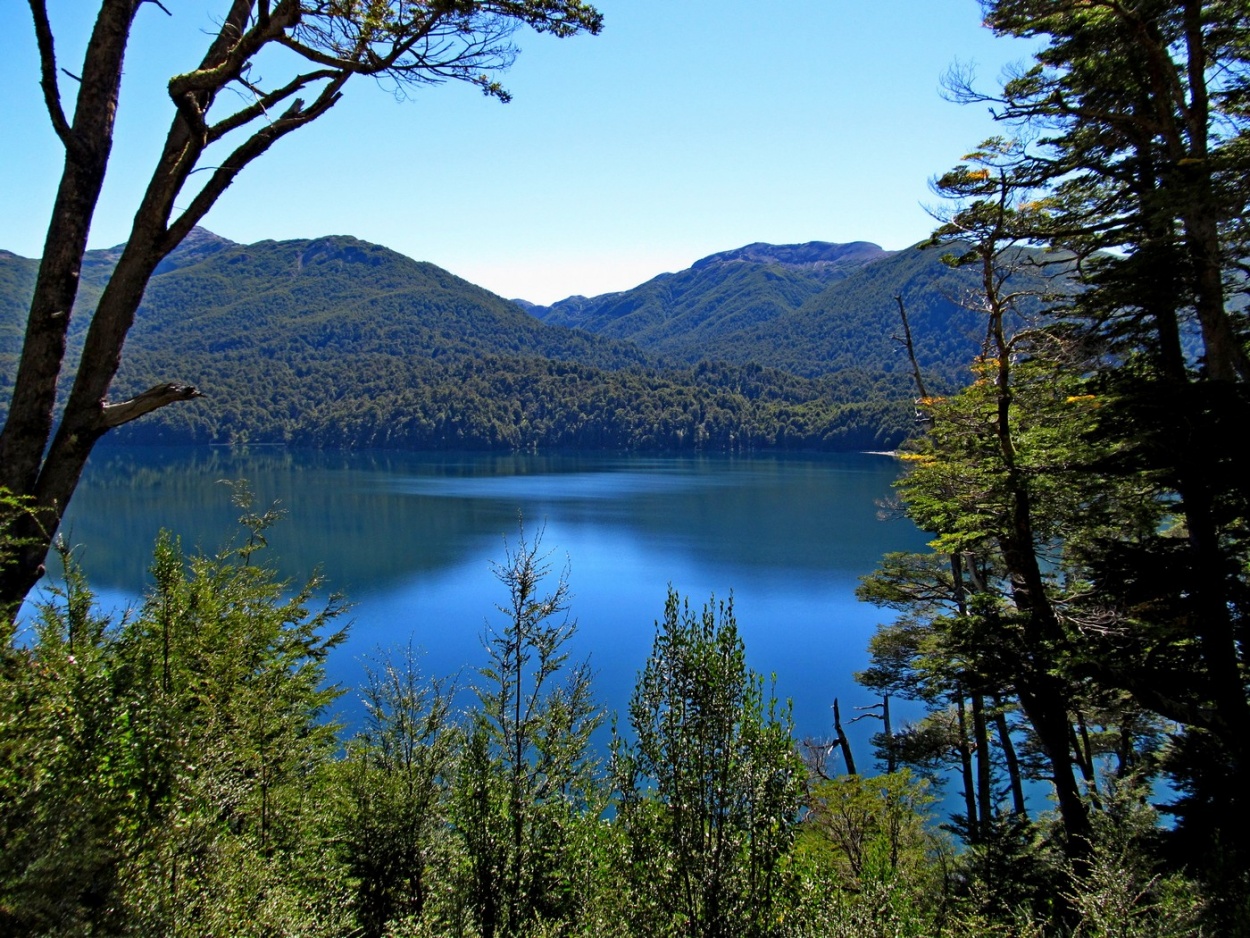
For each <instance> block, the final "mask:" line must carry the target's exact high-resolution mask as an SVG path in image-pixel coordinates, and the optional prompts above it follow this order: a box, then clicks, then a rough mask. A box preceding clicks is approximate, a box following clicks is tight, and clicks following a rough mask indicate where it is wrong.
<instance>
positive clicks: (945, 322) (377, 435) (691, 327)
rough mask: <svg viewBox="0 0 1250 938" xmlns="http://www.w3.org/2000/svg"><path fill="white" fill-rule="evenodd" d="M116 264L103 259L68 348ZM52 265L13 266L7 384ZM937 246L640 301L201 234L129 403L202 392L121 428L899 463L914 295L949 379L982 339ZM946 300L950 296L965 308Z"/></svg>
mask: <svg viewBox="0 0 1250 938" xmlns="http://www.w3.org/2000/svg"><path fill="white" fill-rule="evenodd" d="M119 254H120V250H119V249H118V248H114V249H109V250H103V251H91V252H88V255H87V258H86V263H85V265H84V274H83V289H82V291H81V293H80V298H79V303H78V307H77V309H76V313H75V321H74V326H73V329H72V330H71V336H70V342H71V348H70V355H71V357H73V356H74V355H75V354H76V351H77V343H80V342H81V337H82V335H83V334H84V330H85V327H86V324H87V322H88V321H89V319H90V313H91V309H92V308H93V304H94V302H95V301H96V299H98V296H99V291H100V289H101V287H102V285H103V284H104V283H105V282H107V277H108V274H109V271H110V270H111V269H112V265H113V264H114V263H115V262H116V259H117V257H118V256H119ZM35 267H36V262H35V261H32V260H29V259H25V258H20V257H17V256H16V255H13V254H8V253H6V254H3V255H0V363H2V364H3V366H4V367H3V369H2V371H0V380H3V382H4V384H5V385H8V384H9V383H10V382H11V381H12V376H13V371H14V368H15V362H16V355H17V353H18V352H19V350H20V346H19V342H20V334H21V329H20V323H21V321H22V320H21V317H22V315H23V310H24V307H25V302H26V297H27V296H28V295H29V291H30V288H31V284H32V283H33V278H34V270H35ZM958 286H959V284H958V275H953V274H951V273H950V272H949V271H948V270H947V268H945V267H944V266H943V265H942V264H941V263H940V261H939V259H938V257H937V256H936V254H935V253H934V252H919V251H915V250H912V251H907V252H902V253H899V254H891V253H890V252H886V251H882V250H881V249H880V248H878V247H876V246H875V245H869V244H865V243H862V242H857V243H853V244H849V245H829V244H819V243H818V244H814V245H789V246H784V245H783V246H776V245H764V244H754V245H748V246H747V247H745V248H741V249H738V250H736V251H729V252H725V253H723V254H718V255H713V256H712V257H710V258H705V259H704V260H702V261H699V262H697V263H696V264H695V265H694V266H693V267H692V268H690V269H689V270H686V271H682V272H681V273H678V274H665V275H662V276H660V277H657V278H656V279H654V280H652V281H650V282H648V283H646V284H643V285H642V286H640V287H638V288H636V289H635V290H632V291H628V292H626V293H621V294H613V295H610V296H606V297H597V298H594V299H586V298H572V299H569V300H565V301H563V302H562V303H559V304H556V305H555V306H553V307H550V308H540V307H533V306H529V308H528V311H527V310H526V309H523V308H522V304H518V303H515V302H508V301H506V300H503V299H502V298H500V297H498V296H495V295H494V294H492V293H489V292H488V291H486V290H483V289H481V288H480V287H476V286H474V285H472V284H470V283H468V282H466V281H464V280H461V279H460V278H458V277H455V276H454V275H452V274H450V273H448V272H447V271H445V270H442V269H440V268H438V267H435V266H434V265H432V264H426V263H420V262H417V261H413V260H410V259H409V258H406V257H403V256H402V255H400V254H397V253H396V252H394V251H391V250H389V249H387V248H385V247H382V246H380V245H375V244H369V243H367V242H363V241H360V240H358V239H355V238H350V237H345V236H337V237H326V238H319V239H314V240H299V241H286V242H274V241H265V242H260V243H257V244H252V245H241V244H235V243H233V242H231V241H228V240H226V239H224V238H220V237H218V236H216V235H214V234H212V233H210V232H207V231H204V230H203V229H196V231H194V232H193V233H192V235H191V236H190V237H189V238H188V239H187V241H186V242H185V243H184V244H183V245H181V246H180V247H179V248H178V249H177V250H176V251H175V252H173V253H172V254H171V255H170V256H169V257H168V258H166V260H165V261H164V262H162V264H161V266H160V267H159V268H158V270H157V273H156V275H155V276H154V277H153V278H152V280H151V283H150V284H149V287H148V290H147V292H146V294H145V296H144V300H143V304H142V306H141V307H140V310H139V313H138V317H137V320H136V323H135V325H134V327H133V329H132V331H131V333H130V337H129V340H128V342H127V347H126V357H125V359H124V361H123V364H122V368H121V371H120V373H119V375H118V378H117V381H116V383H115V386H114V392H113V397H114V399H124V398H125V397H128V396H130V395H132V394H135V393H138V392H140V391H142V390H143V389H145V388H147V387H150V386H152V385H154V384H157V383H160V382H163V381H178V382H185V383H189V384H193V385H195V386H196V387H198V388H200V389H201V390H202V391H203V392H204V394H205V399H203V400H200V401H196V402H193V403H190V404H187V405H185V406H179V407H171V408H165V409H163V410H161V411H159V412H157V413H155V414H153V415H150V416H148V417H146V418H144V419H143V420H141V421H138V422H136V423H134V424H132V425H129V426H127V427H125V428H123V429H122V430H121V431H119V432H118V433H117V436H118V438H119V439H122V440H130V441H142V442H195V443H206V442H215V443H223V442H242V441H252V442H268V443H290V444H297V445H305V446H316V447H390V448H420V449H428V448H454V449H496V448H504V449H534V448H544V447H579V448H588V447H589V448H605V449H624V450H694V449H704V450H718V451H719V450H747V449H763V448H783V449H826V450H855V449H888V448H892V447H893V446H895V445H896V444H897V443H898V442H899V441H900V440H901V439H903V438H904V437H905V436H906V434H907V433H908V432H909V430H910V428H911V425H912V417H913V408H912V405H911V398H912V397H914V392H913V391H912V389H911V379H910V376H909V375H908V373H907V371H906V369H904V368H900V367H899V364H900V361H901V359H900V357H899V355H898V353H897V347H896V343H895V342H894V341H893V340H892V338H891V335H892V333H893V332H894V331H896V330H897V316H898V313H897V308H896V304H895V301H894V299H893V296H894V295H896V294H898V293H899V292H900V291H906V292H907V293H908V295H909V300H908V302H909V304H910V305H911V306H912V307H913V309H914V313H913V319H914V324H915V325H914V328H915V329H916V332H917V337H918V338H917V340H918V342H919V343H920V344H921V346H922V348H923V349H924V350H925V353H924V355H923V360H924V363H925V365H926V367H928V368H931V369H932V371H933V376H934V379H935V380H941V379H942V378H945V379H946V382H947V383H948V384H951V385H954V384H956V383H958V382H959V381H960V380H961V379H960V371H961V370H962V368H963V367H965V366H963V365H961V364H960V365H957V364H956V362H966V361H967V359H968V357H969V355H970V353H971V350H972V349H973V348H974V346H975V342H974V335H973V333H974V329H973V319H972V318H971V317H970V314H968V313H966V312H965V311H962V310H960V309H959V307H958V306H957V305H956V304H955V302H954V301H953V299H951V298H949V297H954V296H955V295H956V294H957V293H958ZM948 294H949V297H948Z"/></svg>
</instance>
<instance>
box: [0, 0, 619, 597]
mask: <svg viewBox="0 0 1250 938" xmlns="http://www.w3.org/2000/svg"><path fill="white" fill-rule="evenodd" d="M29 3H30V8H31V13H32V16H33V19H34V27H35V40H36V43H37V45H38V49H39V55H40V62H41V87H42V89H43V97H44V102H45V104H46V107H47V110H48V116H49V119H50V121H51V123H52V126H53V128H54V130H55V131H56V134H57V136H58V138H59V139H60V141H61V144H62V146H63V147H64V150H65V164H64V169H63V170H62V174H61V181H60V186H59V188H58V190H57V195H56V201H55V204H54V206H53V209H52V213H51V218H50V222H49V226H48V233H47V237H46V239H45V242H44V250H43V257H42V259H41V261H40V265H39V273H38V276H37V279H36V282H35V289H34V296H33V298H32V300H31V305H30V313H29V317H28V320H27V326H26V335H25V342H24V344H23V347H22V355H21V359H20V362H19V364H18V369H17V375H16V378H15V382H14V388H13V396H12V401H11V404H10V407H9V412H8V416H7V419H6V421H5V425H4V428H3V430H0V489H6V490H7V491H8V492H9V493H10V494H12V495H15V496H19V497H26V498H29V499H30V507H31V508H32V509H34V511H35V515H34V516H31V515H27V514H22V513H18V514H14V513H12V512H9V513H7V514H6V515H5V516H4V519H3V520H4V523H5V526H6V528H8V529H9V531H8V537H9V540H10V542H14V543H19V544H22V545H23V546H21V547H20V548H19V551H18V555H17V557H16V559H15V560H14V561H13V562H12V563H10V564H9V565H8V566H7V567H5V569H3V570H0V611H3V614H5V615H10V616H11V615H13V614H15V612H16V609H17V607H18V606H19V605H20V603H21V601H22V599H23V598H24V597H25V595H26V593H27V592H28V591H29V590H30V588H31V587H32V586H33V585H34V583H35V582H36V581H37V580H38V578H39V576H40V575H41V574H42V565H43V560H44V558H45V557H46V555H47V550H48V546H49V544H50V543H51V538H52V535H53V533H54V532H55V530H56V527H57V525H58V523H59V521H60V519H61V516H62V514H63V513H64V511H65V507H66V505H67V504H68V503H69V500H70V498H71V497H72V496H73V493H74V489H75V487H76V485H77V483H78V479H79V477H80V475H81V473H82V470H83V466H84V465H85V463H86V460H87V457H88V456H89V455H90V453H91V450H92V447H94V445H95V443H96V442H97V441H98V440H99V439H100V438H101V437H102V436H104V435H105V434H106V433H108V431H109V430H111V429H113V428H115V427H118V426H121V425H122V424H125V423H128V422H130V421H132V420H135V419H137V418H139V417H141V416H143V415H144V414H147V413H151V412H152V411H153V410H156V409H158V408H161V407H164V406H166V405H167V404H170V403H173V402H175V401H181V400H188V399H190V398H193V397H196V396H198V394H199V392H198V390H197V389H195V388H194V387H190V386H188V385H184V384H177V383H166V384H159V385H157V386H155V387H153V388H151V389H150V390H148V391H146V392H144V393H142V394H140V395H138V396H137V397H134V398H132V399H130V400H127V401H118V402H110V401H109V400H108V392H109V386H110V384H111V382H112V380H113V377H114V375H115V374H116V372H117V368H118V365H119V363H120V360H121V354H122V347H123V345H124V343H125V340H126V334H127V332H128V331H129V329H130V326H131V324H132V323H133V321H134V315H135V311H136V309H137V308H138V306H139V303H140V301H141V299H142V297H143V291H144V289H145V288H146V286H147V283H148V280H149V279H150V278H151V276H152V274H153V272H154V270H155V269H156V266H157V265H158V264H159V263H160V261H161V260H162V259H163V258H164V257H165V256H166V255H168V254H169V252H170V251H172V250H173V249H174V248H175V247H177V246H178V244H179V243H180V242H181V241H182V239H183V238H184V237H185V236H186V235H187V233H188V232H190V230H191V229H192V228H193V227H194V226H195V225H196V224H197V223H198V222H199V221H200V219H202V218H203V217H204V215H205V213H207V212H208V210H209V209H210V208H211V207H212V205H213V204H214V203H215V202H216V201H217V199H218V198H220V197H221V195H222V194H223V193H224V192H225V191H226V189H227V187H228V186H229V185H230V184H231V183H232V182H233V181H234V179H235V177H236V176H237V175H238V174H239V173H240V172H241V171H242V170H243V169H244V167H246V166H247V165H248V164H249V163H251V162H252V161H253V160H255V159H256V158H258V157H259V156H261V155H262V154H263V153H265V152H266V151H267V150H268V149H269V148H270V147H271V146H273V144H274V143H276V142H277V141H278V140H280V139H281V138H282V137H285V136H286V135H287V134H289V133H291V132H292V131H295V130H297V129H299V128H300V127H303V126H305V125H306V124H308V123H310V122H311V121H314V120H316V119H318V118H319V117H321V116H322V115H324V114H325V113H326V112H327V111H329V109H330V108H332V107H333V106H334V105H335V104H337V103H338V102H339V100H340V99H341V98H342V96H343V89H344V87H345V85H346V84H347V82H348V80H349V79H351V78H353V77H354V76H357V75H366V76H374V77H379V78H386V79H389V80H391V81H393V82H395V83H396V84H397V85H398V86H399V87H400V88H410V87H413V86H417V85H421V84H430V83H435V82H440V81H446V80H459V81H467V82H469V83H471V84H475V85H477V86H479V87H480V88H481V89H482V91H483V92H484V93H486V94H488V95H491V96H494V97H497V98H499V99H500V100H504V101H506V100H507V99H508V94H507V91H506V90H505V89H504V88H503V87H502V86H501V85H500V84H499V83H498V81H497V80H496V79H495V78H493V77H492V73H494V72H497V71H498V70H500V69H503V68H505V67H507V66H508V65H509V64H510V63H511V61H512V58H513V55H514V51H515V50H514V48H513V47H512V46H511V45H510V43H509V41H508V37H509V35H510V34H511V33H512V32H513V31H514V30H515V29H517V28H518V27H521V26H529V27H531V28H533V29H535V30H538V31H540V32H547V33H551V34H553V35H556V36H569V35H573V34H575V33H578V32H582V31H586V32H591V33H595V32H598V30H599V28H600V26H601V22H602V21H601V17H600V15H599V13H598V12H597V11H596V10H595V9H594V8H593V7H591V6H589V5H588V4H587V3H585V2H583V0H230V2H229V3H228V4H226V9H225V11H224V14H223V16H222V19H221V25H220V27H219V29H218V31H217V33H216V35H215V36H213V37H212V38H211V40H210V42H209V47H208V50H207V51H206V53H205V55H204V58H203V59H202V60H201V61H200V63H199V65H198V66H196V67H194V68H191V69H190V70H188V71H186V72H184V73H182V74H180V75H175V76H174V77H173V78H172V79H171V80H170V82H169V96H170V101H171V105H172V107H173V111H174V114H173V118H172V120H171V124H170V129H169V132H168V134H167V136H166V138H165V143H164V146H163V148H162V151H161V153H160V154H159V156H158V158H157V160H156V168H155V170H154V171H153V173H152V177H151V179H150V181H149V183H148V186H147V189H146V191H145V193H144V195H143V198H142V201H141V202H140V205H139V206H138V209H137V211H136V213H135V220H134V224H133V227H132V228H131V232H130V237H129V238H128V240H127V242H126V246H125V248H124V250H123V251H122V254H121V256H120V257H119V258H118V261H117V266H116V268H115V270H114V272H113V274H112V276H111V277H110V279H109V282H108V284H107V286H106V287H105V289H104V291H103V293H102V294H101V296H100V300H99V304H98V306H97V308H96V311H95V314H94V316H93V317H92V320H91V324H90V326H89V328H88V329H87V333H86V338H85V344H84V346H83V352H82V357H81V360H80V363H79V365H78V367H77V370H76V371H75V373H74V375H73V381H72V386H71V387H70V390H69V395H68V399H67V400H66V402H65V405H64V407H63V408H62V409H61V411H60V414H59V420H58V419H56V413H55V412H56V402H57V384H58V380H60V379H61V378H62V373H63V371H64V370H65V367H66V366H65V351H66V338H67V335H68V332H69V323H70V310H71V308H72V306H73V303H74V298H75V296H76V295H77V291H78V281H79V270H80V267H81V264H82V259H83V254H84V252H85V250H86V244H87V233H88V230H89V228H90V226H91V219H92V215H93V214H94V211H95V207H96V203H97V200H98V199H99V195H100V189H101V186H102V184H103V182H104V176H105V171H106V169H107V167H108V160H109V152H110V150H111V147H112V142H113V125H114V116H115V113H116V110H117V101H118V91H119V88H120V85H121V80H122V73H123V65H124V60H125V55H126V53H127V51H128V45H129V39H130V34H131V30H132V28H133V25H134V22H135V18H136V17H137V16H138V15H139V13H140V10H141V8H142V7H143V6H144V5H145V3H144V0H102V2H101V4H100V10H99V13H98V14H97V16H96V21H95V26H94V29H93V31H92V34H91V38H90V40H89V42H88V45H87V50H86V55H85V57H84V60H83V63H82V67H81V69H80V71H79V73H78V75H76V76H74V77H75V78H77V79H78V91H77V96H76V99H75V103H74V107H73V110H72V114H71V113H69V111H68V109H67V108H66V106H65V103H64V102H63V100H62V93H61V80H62V79H61V73H62V71H63V70H62V68H61V65H60V63H59V61H58V58H57V52H56V43H55V37H54V33H53V29H52V24H51V21H50V18H49V15H48V9H47V3H46V0H29ZM154 6H157V7H159V6H160V4H159V3H157V4H154ZM271 48H272V49H277V48H281V49H282V50H284V51H285V52H287V53H289V54H293V55H288V60H292V61H294V62H295V63H296V64H295V67H294V68H293V71H292V73H290V74H288V75H286V76H283V77H282V78H278V79H276V80H273V79H270V78H269V77H268V75H266V76H261V75H258V74H257V73H256V70H255V69H254V67H253V66H254V63H255V62H256V60H257V57H258V56H259V55H261V53H262V52H264V51H265V50H267V49H271ZM227 91H232V92H237V93H238V95H237V96H236V95H234V94H226V93H225V92H227ZM235 103H237V104H238V106H237V107H235V108H234V109H233V110H231V109H230V108H231V105H232V104H235ZM197 172H203V173H206V174H207V175H206V176H203V175H193V174H196V173H197ZM192 180H195V182H193V181H192ZM200 180H203V181H202V182H199V181H200ZM66 377H68V376H66ZM54 430H55V432H54Z"/></svg>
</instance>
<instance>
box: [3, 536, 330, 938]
mask: <svg viewBox="0 0 1250 938" xmlns="http://www.w3.org/2000/svg"><path fill="white" fill-rule="evenodd" d="M250 517H251V519H252V520H253V522H255V521H261V522H262V523H263V522H264V521H265V520H266V516H265V515H260V516H254V515H253V516H250ZM252 533H253V534H256V533H257V531H256V528H255V527H253V529H252ZM258 543H259V542H258V541H256V540H255V539H249V541H248V542H246V543H245V544H244V545H243V546H241V547H239V548H236V549H233V550H226V551H223V552H221V553H219V554H217V555H215V556H192V557H187V556H185V555H184V554H183V553H182V551H181V549H180V547H179V545H178V543H177V542H176V541H175V540H174V539H173V538H172V537H170V536H169V535H167V534H162V536H161V538H160V539H159V541H158V543H157V545H156V550H155V554H154V560H153V566H152V574H153V579H154V581H155V582H154V584H153V586H152V588H151V589H150V590H149V592H148V594H147V596H146V597H145V600H144V603H143V606H142V608H141V610H140V611H139V612H138V614H137V615H134V616H133V617H126V618H123V620H122V621H121V622H119V623H110V622H108V621H107V620H104V619H103V618H101V617H100V615H99V614H98V612H97V611H96V610H95V608H94V603H93V597H92V595H91V593H90V590H88V589H87V588H86V586H85V584H84V582H83V580H82V577H81V574H80V573H79V572H78V570H77V569H76V567H75V566H74V564H73V562H72V558H69V557H67V558H66V559H67V579H66V584H65V587H64V589H63V591H62V593H61V594H60V598H59V600H58V601H52V602H49V603H47V604H45V605H44V607H43V608H42V610H41V617H40V620H39V624H38V627H37V632H36V636H35V640H34V642H33V643H32V644H31V645H30V646H28V647H12V646H6V648H5V649H4V651H3V653H2V654H0V723H2V724H3V725H5V727H6V731H5V733H4V734H3V736H4V741H3V744H2V745H0V755H2V756H3V764H4V766H3V768H0V848H2V849H0V856H2V857H3V861H2V862H0V925H2V926H3V927H4V928H5V931H6V934H7V933H12V934H49V933H53V934H170V935H178V934H193V933H194V934H205V933H207V934H238V933H240V932H244V931H248V930H255V929H259V930H261V931H273V932H288V931H299V932H302V933H307V934H325V933H342V928H343V927H344V925H345V923H344V922H343V921H342V919H343V918H344V916H343V913H342V911H341V910H342V909H343V908H344V907H345V899H346V890H345V889H341V888H339V886H337V885H336V883H337V882H338V881H339V879H340V877H338V876H337V875H336V874H335V871H334V869H333V865H332V864H325V863H324V862H323V856H324V855H325V854H326V851H325V849H324V848H325V839H324V830H323V827H322V818H321V817H320V810H319V807H318V802H319V799H318V797H317V796H316V792H317V789H318V787H319V785H320V784H321V783H322V782H323V781H324V770H325V769H326V767H327V766H328V764H329V762H330V760H331V759H332V758H333V754H334V751H335V749H336V748H337V740H336V729H337V728H336V726H335V725H334V724H333V723H330V722H329V721H327V720H326V719H325V709H326V708H327V707H328V705H329V704H330V703H331V702H332V701H333V700H334V699H335V698H336V697H337V696H338V694H339V691H338V689H337V688H334V687H326V686H325V668H324V664H325V659H326V656H327V655H328V654H329V652H330V650H331V649H332V648H334V647H335V646H336V645H337V644H338V643H339V642H340V641H341V640H342V637H343V634H344V633H343V632H341V631H336V630H334V628H333V624H334V620H335V618H337V617H338V615H339V614H340V613H341V612H342V607H341V606H340V605H339V604H338V602H337V601H335V600H333V599H331V600H330V601H329V602H328V603H327V604H326V605H325V606H324V607H323V608H320V609H316V608H312V606H313V594H314V593H315V592H316V591H318V589H319V587H320V581H318V580H316V579H314V580H312V581H310V582H309V583H307V584H305V585H304V586H303V587H301V588H299V589H297V590H295V591H291V590H289V589H288V584H286V583H283V582H282V581H280V580H278V579H277V577H276V575H275V574H274V572H273V571H272V570H271V569H269V568H267V567H265V566H264V565H260V564H257V563H255V562H254V554H255V548H256V546H257V544H258Z"/></svg>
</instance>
